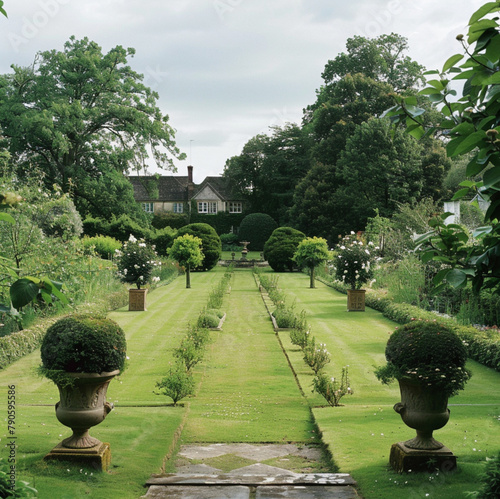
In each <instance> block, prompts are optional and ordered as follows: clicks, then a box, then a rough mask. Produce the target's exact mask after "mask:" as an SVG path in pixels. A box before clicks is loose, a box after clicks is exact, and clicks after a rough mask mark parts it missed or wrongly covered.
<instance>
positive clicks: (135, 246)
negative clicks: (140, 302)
mask: <svg viewBox="0 0 500 499" xmlns="http://www.w3.org/2000/svg"><path fill="white" fill-rule="evenodd" d="M115 255H116V265H117V267H118V275H119V277H120V279H121V280H122V281H123V282H128V283H131V284H135V285H136V286H137V289H141V286H144V285H145V284H147V283H149V282H150V281H151V274H152V273H153V270H154V268H155V267H156V266H157V265H159V262H158V261H157V260H156V257H157V256H156V252H155V250H154V249H153V247H152V246H149V245H148V244H146V243H145V242H144V241H143V240H137V239H136V238H135V237H134V236H132V235H130V237H129V240H128V241H126V242H125V243H124V244H123V247H122V249H121V250H116V252H115Z"/></svg>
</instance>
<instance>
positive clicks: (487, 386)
mask: <svg viewBox="0 0 500 499" xmlns="http://www.w3.org/2000/svg"><path fill="white" fill-rule="evenodd" d="M222 272H223V269H221V268H217V269H215V270H214V271H212V272H208V273H194V274H193V275H192V288H191V289H188V290H187V289H186V288H185V280H184V278H183V277H180V278H178V279H176V280H175V281H173V282H172V283H171V284H169V285H168V286H164V287H160V288H158V289H156V290H155V291H154V292H152V293H150V295H149V296H148V311H147V312H128V311H127V310H126V309H121V310H118V311H116V312H113V313H112V314H110V317H111V318H113V319H114V320H116V321H118V322H119V323H120V324H121V325H122V327H123V328H124V330H125V332H126V334H127V341H128V356H129V357H130V360H129V365H128V368H127V370H126V371H125V373H124V374H123V375H121V376H120V377H119V378H118V379H115V380H113V381H112V382H111V385H110V388H109V391H108V400H109V401H111V402H113V403H114V404H115V410H114V411H113V412H112V413H111V414H110V415H109V416H108V417H107V418H106V420H105V421H104V422H103V423H101V424H100V425H99V426H97V427H95V428H94V429H92V430H91V434H92V435H94V436H96V437H97V438H99V439H101V440H103V441H106V442H110V443H111V449H112V468H111V470H110V472H109V473H93V472H92V470H90V469H83V468H80V467H77V466H74V465H69V466H68V465H64V464H56V463H50V464H47V463H45V462H43V461H42V457H43V456H44V455H45V454H46V453H47V452H49V451H50V450H51V448H52V447H53V446H54V445H56V444H57V443H58V442H59V441H60V440H61V439H62V438H63V437H66V436H68V434H69V430H68V429H67V428H65V427H63V426H62V425H61V424H60V423H59V422H58V421H57V419H56V417H55V411H54V404H55V402H56V401H57V400H58V399H59V397H58V392H57V389H56V388H55V386H54V385H53V384H52V383H50V382H49V381H47V380H45V379H41V378H38V377H37V376H36V375H35V374H34V372H33V371H34V369H35V367H36V366H37V365H38V363H39V352H34V353H33V354H31V355H29V356H27V357H25V358H23V359H21V360H20V361H18V362H16V363H14V364H13V365H11V366H10V367H8V368H7V369H5V370H3V371H1V372H0V388H1V390H0V396H2V397H4V400H6V394H7V386H8V385H9V384H13V383H14V384H16V391H17V403H18V406H17V436H18V450H17V457H18V467H19V470H20V474H19V477H20V478H21V479H24V480H27V481H29V482H30V483H31V484H33V485H35V487H37V488H38V489H39V491H40V497H54V498H55V499H59V498H66V497H67V498H75V497H84V496H86V495H87V496H89V497H93V498H122V497H123V498H137V497H139V496H140V495H142V494H143V493H144V489H143V483H144V482H145V480H146V479H147V477H148V476H149V475H150V474H151V473H155V472H159V471H161V470H162V469H164V470H167V471H170V470H172V469H173V459H170V460H168V459H165V456H172V455H173V454H175V448H176V445H178V443H179V442H177V439H176V437H175V436H176V435H178V434H179V433H180V431H179V430H180V429H181V428H183V431H182V434H181V437H180V442H182V443H192V442H299V443H306V442H313V443H314V442H318V433H317V431H316V430H317V427H319V429H320V430H321V432H322V435H323V441H324V442H325V443H326V444H327V445H328V446H329V448H330V450H331V452H332V454H333V457H334V460H335V464H336V465H337V466H338V468H339V469H340V470H341V471H343V472H349V473H351V474H352V475H353V477H354V478H355V479H356V480H357V481H358V483H359V486H360V492H361V494H363V496H364V497H366V498H367V499H372V498H374V499H375V498H389V499H390V498H398V499H399V498H400V497H426V494H429V496H427V497H436V498H440V499H441V498H451V497H453V498H457V497H464V492H465V491H467V490H474V488H475V485H476V483H477V473H478V471H480V470H481V469H482V467H483V464H484V462H485V459H486V456H492V455H493V454H494V453H495V452H497V451H498V449H499V448H500V432H499V429H500V419H499V415H500V401H499V397H498V386H499V382H500V374H499V373H496V372H493V371H492V370H490V369H487V368H484V367H482V366H480V365H478V364H475V363H471V365H470V367H471V369H472V370H473V373H474V375H473V378H472V379H471V381H470V382H469V384H468V385H467V388H466V390H465V391H464V392H462V393H461V394H460V395H459V396H458V397H455V398H454V399H452V400H451V401H450V403H451V418H450V421H449V423H448V425H447V426H446V427H445V428H443V429H442V430H439V431H438V432H436V437H437V438H438V440H441V441H443V442H444V443H445V444H446V445H447V446H448V447H450V448H451V449H452V450H453V451H454V453H455V454H456V455H457V457H458V463H459V469H458V471H457V472H455V473H453V474H442V473H440V474H435V475H431V476H429V475H426V474H418V475H417V474H414V475H411V474H409V475H401V476H400V475H396V474H395V473H393V472H392V471H391V470H389V469H388V465H387V463H388V455H389V450H390V446H391V444H392V443H394V442H397V441H401V440H406V439H408V438H411V437H412V436H413V430H410V429H409V428H407V427H406V426H405V425H404V424H403V423H402V421H401V419H400V416H399V415H398V414H396V413H395V412H394V411H393V410H392V406H393V404H394V403H395V402H398V401H399V392H398V388H397V386H395V385H393V386H384V385H381V384H380V383H379V382H378V381H377V380H376V378H375V376H374V374H373V369H374V366H375V365H379V364H381V363H382V362H383V360H384V348H385V343H386V341H387V338H388V332H389V331H392V330H393V329H394V327H395V324H394V323H392V322H391V321H388V320H387V319H385V318H384V317H383V316H382V315H381V314H380V313H378V312H375V311H373V310H370V309H367V311H366V312H365V313H353V312H351V313H349V312H346V297H345V295H342V294H340V293H337V292H335V291H334V290H332V289H331V288H328V287H327V286H325V285H323V284H321V283H317V288H316V289H309V287H308V285H309V278H308V276H306V275H304V274H299V273H293V274H281V276H280V282H279V285H280V287H281V288H282V289H283V290H285V292H286V294H287V303H289V304H292V303H294V304H295V310H296V311H297V312H300V311H301V310H302V309H304V310H305V311H306V312H307V320H308V322H309V324H310V325H311V328H312V334H313V335H314V336H315V337H316V338H317V340H318V341H320V342H324V343H326V345H327V348H328V350H329V351H330V353H331V354H332V362H331V363H330V364H329V365H328V366H327V367H326V370H327V372H328V373H329V374H330V375H331V376H337V375H339V374H340V369H341V367H342V366H343V365H349V373H350V378H351V384H352V387H353V389H354V395H353V396H352V397H351V396H349V397H347V396H346V397H344V399H342V402H343V403H345V405H344V406H343V407H338V408H331V407H324V403H325V402H324V400H323V399H322V398H321V397H320V396H318V395H317V394H313V393H312V392H311V381H312V372H311V371H310V370H309V368H307V367H306V365H305V363H304V362H303V360H302V355H301V352H300V351H299V350H298V349H297V347H295V346H294V345H292V344H291V343H290V341H289V337H288V333H287V332H280V339H281V342H282V343H283V345H284V348H285V350H286V353H287V356H288V358H289V359H290V362H291V363H292V365H293V367H294V370H295V372H296V373H297V377H298V379H299V381H300V384H301V387H302V389H303V391H304V393H305V395H306V398H304V397H303V396H302V395H301V392H300V390H299V387H298V386H297V384H296V381H295V378H294V377H293V375H292V373H291V371H290V368H289V366H288V361H287V358H286V357H285V355H283V352H282V350H281V347H280V342H279V341H278V338H277V337H276V335H275V334H274V332H273V330H272V326H271V321H270V320H269V317H268V315H267V313H266V310H265V308H264V305H263V302H262V299H261V297H260V295H259V293H258V291H257V287H256V285H255V283H254V279H253V276H252V273H251V270H246V269H236V270H235V273H234V277H233V281H232V290H231V293H230V294H227V295H226V296H225V298H224V306H223V309H224V311H225V312H227V319H226V322H225V323H224V326H223V330H222V331H220V332H212V333H211V334H212V337H213V341H212V342H211V343H210V344H209V345H208V347H207V352H206V356H205V359H204V361H203V362H202V363H201V364H199V365H198V366H196V368H195V379H196V382H197V394H196V396H195V397H192V398H190V399H188V400H184V401H183V402H184V404H183V405H181V406H180V407H175V408H174V407H172V405H171V403H170V402H171V401H170V399H167V398H166V397H163V396H158V395H155V394H154V390H155V382H156V381H157V380H158V379H160V378H161V377H162V376H163V375H164V374H165V371H166V369H167V368H168V366H169V364H170V363H171V362H172V349H173V348H175V347H177V346H178V345H179V342H180V340H181V338H182V337H183V336H184V335H185V334H186V332H187V327H188V324H189V323H190V322H194V321H196V319H197V316H198V314H199V312H200V310H201V309H202V308H203V306H204V305H205V303H206V301H207V299H208V295H209V292H210V290H211V289H212V287H213V286H214V285H216V284H217V283H218V282H219V280H220V278H221V276H222ZM311 409H312V410H311ZM315 423H316V424H317V426H316V424H315ZM0 437H1V438H2V439H4V441H5V439H6V428H5V429H4V431H3V432H0Z"/></svg>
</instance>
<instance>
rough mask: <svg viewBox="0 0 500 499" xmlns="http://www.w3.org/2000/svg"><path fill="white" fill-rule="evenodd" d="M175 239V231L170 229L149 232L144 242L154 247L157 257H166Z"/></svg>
mask: <svg viewBox="0 0 500 499" xmlns="http://www.w3.org/2000/svg"><path fill="white" fill-rule="evenodd" d="M176 237H177V230H175V229H172V228H170V227H165V228H163V229H156V230H152V231H150V233H149V234H148V235H147V236H146V242H147V243H148V244H150V245H151V246H154V247H155V251H156V253H157V254H158V255H159V256H164V257H166V256H167V250H168V248H170V247H171V246H172V244H173V242H174V239H175V238H176Z"/></svg>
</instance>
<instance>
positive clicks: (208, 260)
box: [177, 223, 222, 271]
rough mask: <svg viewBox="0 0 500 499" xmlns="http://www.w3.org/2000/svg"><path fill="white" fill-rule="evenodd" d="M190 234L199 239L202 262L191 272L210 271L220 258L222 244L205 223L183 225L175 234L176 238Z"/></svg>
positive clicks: (213, 230) (215, 233)
mask: <svg viewBox="0 0 500 499" xmlns="http://www.w3.org/2000/svg"><path fill="white" fill-rule="evenodd" d="M185 234H190V235H192V236H195V237H198V238H200V239H201V251H202V254H203V261H202V262H201V263H197V264H195V265H193V266H192V268H193V270H203V271H206V270H211V269H213V268H214V267H215V266H216V265H217V263H218V262H219V260H220V258H221V252H222V244H221V241H220V237H219V236H218V235H217V232H215V229H214V228H213V227H211V226H210V225H208V224H206V223H193V224H189V225H185V226H184V227H182V228H180V229H179V231H178V232H177V236H178V237H180V236H184V235H185Z"/></svg>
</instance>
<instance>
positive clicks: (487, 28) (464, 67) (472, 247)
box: [386, 1, 500, 292]
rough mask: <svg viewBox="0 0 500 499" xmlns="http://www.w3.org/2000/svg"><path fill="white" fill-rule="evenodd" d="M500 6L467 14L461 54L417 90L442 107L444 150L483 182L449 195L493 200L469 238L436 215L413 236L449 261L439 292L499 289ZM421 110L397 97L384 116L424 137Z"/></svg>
mask: <svg viewBox="0 0 500 499" xmlns="http://www.w3.org/2000/svg"><path fill="white" fill-rule="evenodd" d="M498 11H500V3H499V2H498V1H497V2H488V3H486V4H485V5H483V6H482V7H481V8H480V9H479V10H477V11H476V12H475V13H474V14H473V15H472V17H471V18H470V21H469V31H468V34H467V36H464V35H458V36H457V40H458V41H459V42H460V43H461V44H462V47H463V51H464V53H465V54H456V55H454V56H452V57H450V58H449V59H448V60H447V61H446V62H445V63H444V65H443V68H442V71H441V72H439V71H433V72H432V74H433V76H434V77H435V79H433V80H431V81H430V82H429V85H428V86H427V87H426V88H424V89H423V90H422V91H421V92H420V94H422V95H425V96H428V99H429V100H430V101H431V102H433V103H435V104H436V105H438V106H440V108H441V111H442V113H443V117H442V120H441V122H440V124H439V129H440V133H443V132H444V133H445V134H446V136H447V137H449V139H450V140H449V142H448V144H447V146H446V148H447V154H448V156H449V157H450V158H457V157H460V156H464V155H468V154H469V153H472V157H471V159H470V160H469V163H468V165H467V168H466V175H467V177H469V178H472V177H475V176H476V175H479V174H481V175H482V181H480V182H477V181H474V180H465V181H463V182H462V183H461V187H462V189H460V190H459V191H458V192H456V194H455V196H454V198H453V199H461V198H463V197H464V196H467V195H469V193H470V192H471V191H472V193H477V192H478V191H480V192H481V196H482V197H483V198H484V199H486V200H488V201H489V202H490V207H489V208H488V210H487V212H486V214H485V226H484V227H483V228H482V229H478V230H477V231H476V232H475V233H474V235H473V237H474V241H473V243H472V244H470V243H469V238H468V234H467V232H466V230H464V229H463V227H460V226H458V225H454V224H450V225H448V226H445V225H444V221H443V220H442V219H441V220H439V219H438V220H436V221H435V222H434V224H433V227H432V231H430V232H429V233H428V234H426V235H425V236H423V237H422V238H420V240H419V241H418V242H419V244H420V245H421V248H422V249H423V251H424V255H423V258H424V260H425V261H429V260H430V259H434V260H436V261H440V262H442V263H444V264H445V265H447V267H448V268H447V269H444V270H443V271H442V272H441V273H439V274H438V275H437V276H436V279H435V284H436V286H437V289H436V291H440V290H442V289H444V286H441V284H444V283H445V282H446V283H448V284H450V285H451V286H453V287H463V286H465V284H466V282H467V281H472V282H473V285H474V289H475V290H476V291H478V290H479V289H481V288H482V287H484V286H486V287H496V290H497V292H498V289H499V286H500V277H499V276H498V268H499V265H500V263H499V262H500V251H499V248H500V222H499V220H500V141H499V140H498V134H499V131H500V127H498V123H497V115H498V105H499V102H500V94H499V93H498V92H497V91H496V90H497V85H498V81H499V79H498V77H499V74H500V73H499V71H500V64H499V62H500V51H499V50H498V45H499V40H500V27H499V24H498V22H497V21H498V18H497V17H495V18H491V14H493V15H494V14H495V13H497V12H498ZM464 57H465V58H466V59H465V61H464ZM459 63H460V65H459ZM456 80H459V81H460V80H463V81H464V83H465V84H464V90H463V96H462V97H460V98H459V99H456V97H455V96H456V91H455V90H454V88H453V86H452V84H451V83H452V82H453V81H456ZM423 111H424V110H423V109H421V108H419V107H417V102H416V100H415V98H403V97H397V98H396V105H395V106H394V107H393V108H391V109H389V110H388V112H387V113H386V115H387V116H389V117H390V118H391V119H392V121H393V122H394V123H405V124H406V125H407V130H408V133H411V134H412V135H414V136H417V137H421V136H422V135H424V133H426V130H425V125H426V123H425V122H424V121H423V118H422V116H423ZM432 131H433V130H432V129H431V130H429V131H427V132H428V133H431V132H432Z"/></svg>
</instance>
